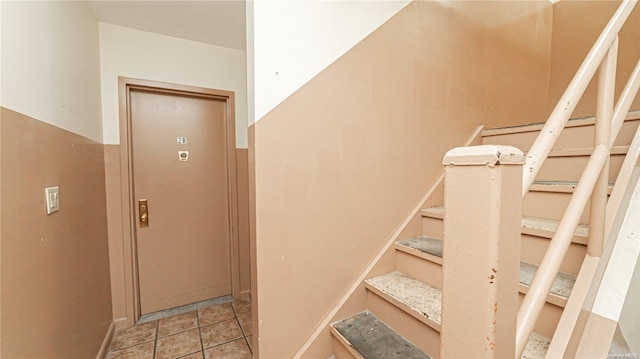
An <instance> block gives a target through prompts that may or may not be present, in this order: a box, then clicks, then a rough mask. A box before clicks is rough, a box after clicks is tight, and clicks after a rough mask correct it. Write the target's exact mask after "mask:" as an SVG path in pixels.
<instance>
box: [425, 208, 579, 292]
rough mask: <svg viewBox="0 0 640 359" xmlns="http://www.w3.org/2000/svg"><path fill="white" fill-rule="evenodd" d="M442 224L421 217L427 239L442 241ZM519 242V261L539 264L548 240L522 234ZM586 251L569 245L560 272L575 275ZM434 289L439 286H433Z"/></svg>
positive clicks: (575, 244) (438, 221)
mask: <svg viewBox="0 0 640 359" xmlns="http://www.w3.org/2000/svg"><path fill="white" fill-rule="evenodd" d="M443 231H444V222H443V221H442V220H441V219H437V218H430V217H423V218H422V232H423V233H424V235H426V236H427V237H431V238H436V239H443V238H444V235H443ZM520 238H521V242H520V256H521V258H520V260H521V261H523V262H526V263H529V264H535V265H538V264H540V261H541V260H542V257H543V256H544V252H545V251H546V250H547V247H548V246H549V240H550V239H549V238H543V237H537V236H532V235H528V234H523V235H522V236H521V237H520ZM586 251H587V249H586V246H584V245H582V244H578V243H571V246H570V247H569V251H568V253H567V256H566V257H565V260H564V262H563V263H562V266H561V271H562V272H565V273H570V274H576V273H578V271H579V270H580V266H581V265H582V260H583V259H584V255H585V253H586ZM434 286H435V287H436V288H441V287H440V286H437V285H434Z"/></svg>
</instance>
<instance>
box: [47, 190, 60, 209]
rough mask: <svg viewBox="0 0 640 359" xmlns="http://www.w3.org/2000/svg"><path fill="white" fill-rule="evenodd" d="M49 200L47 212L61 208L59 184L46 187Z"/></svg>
mask: <svg viewBox="0 0 640 359" xmlns="http://www.w3.org/2000/svg"><path fill="white" fill-rule="evenodd" d="M44 193H45V197H46V200H47V214H51V213H53V212H57V211H58V210H59V209H60V197H59V189H58V186H55V187H48V188H45V189H44Z"/></svg>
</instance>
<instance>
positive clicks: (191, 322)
mask: <svg viewBox="0 0 640 359" xmlns="http://www.w3.org/2000/svg"><path fill="white" fill-rule="evenodd" d="M197 327H198V319H197V318H196V312H195V310H194V311H193V312H189V313H184V314H178V315H174V316H172V317H169V318H164V319H160V320H159V321H158V338H162V337H166V336H168V335H172V334H176V333H180V332H184V331H186V330H189V329H193V328H197Z"/></svg>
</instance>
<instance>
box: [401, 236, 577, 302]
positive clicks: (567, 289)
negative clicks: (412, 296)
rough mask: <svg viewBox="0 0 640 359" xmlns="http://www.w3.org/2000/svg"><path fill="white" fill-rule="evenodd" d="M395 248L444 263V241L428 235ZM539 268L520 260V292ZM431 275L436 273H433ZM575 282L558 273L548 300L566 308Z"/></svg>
mask: <svg viewBox="0 0 640 359" xmlns="http://www.w3.org/2000/svg"><path fill="white" fill-rule="evenodd" d="M395 248H396V250H398V251H402V252H404V253H407V254H410V255H413V256H416V257H420V258H422V259H425V260H428V261H432V260H433V259H437V262H436V263H439V264H442V241H441V240H439V239H435V238H429V237H427V236H417V237H413V238H408V239H404V240H401V241H398V242H396V243H395ZM537 270H538V266H536V265H533V264H529V263H525V262H520V272H519V275H518V279H519V281H520V288H519V289H520V293H522V294H526V293H527V292H528V291H529V286H530V285H531V281H532V280H533V276H534V275H535V273H536V272H537ZM415 272H416V273H417V274H420V272H421V270H419V269H417V270H415ZM431 275H434V274H433V273H432V274H431ZM440 277H441V274H440ZM575 282H576V276H575V275H573V274H568V273H563V272H560V273H558V275H557V276H556V279H555V280H554V282H553V285H552V287H551V290H550V291H549V295H548V296H547V302H549V303H551V304H554V305H557V306H559V307H562V308H564V306H565V305H566V303H567V298H569V294H571V290H572V289H573V286H574V284H575ZM435 287H438V288H441V287H442V286H441V285H435Z"/></svg>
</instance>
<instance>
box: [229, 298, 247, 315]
mask: <svg viewBox="0 0 640 359" xmlns="http://www.w3.org/2000/svg"><path fill="white" fill-rule="evenodd" d="M233 309H235V311H236V313H237V314H240V313H251V301H250V300H248V299H242V300H241V299H236V300H234V301H233Z"/></svg>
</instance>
